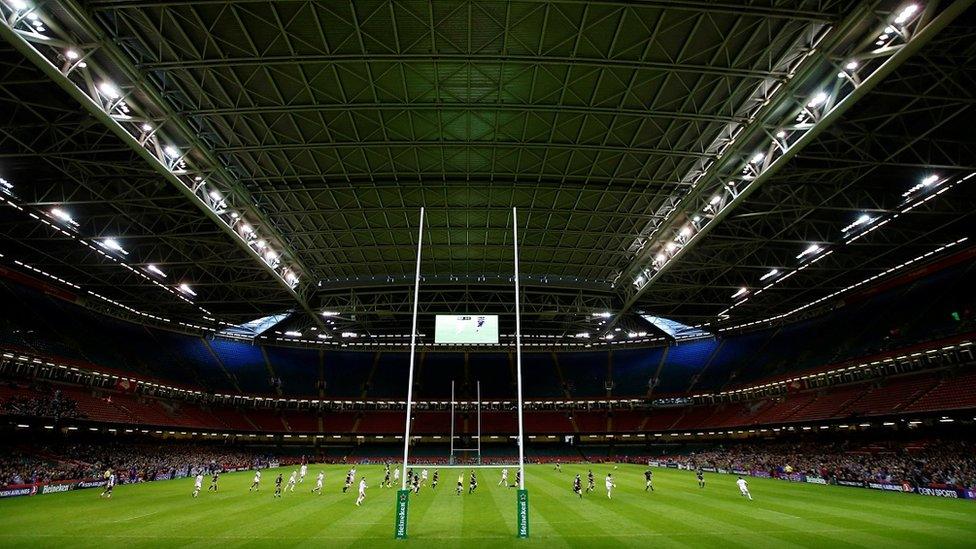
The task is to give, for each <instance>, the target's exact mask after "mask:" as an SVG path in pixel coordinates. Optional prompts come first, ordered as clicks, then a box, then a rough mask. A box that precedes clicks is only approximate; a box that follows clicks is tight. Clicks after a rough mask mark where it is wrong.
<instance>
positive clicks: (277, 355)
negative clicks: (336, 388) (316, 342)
mask: <svg viewBox="0 0 976 549" xmlns="http://www.w3.org/2000/svg"><path fill="white" fill-rule="evenodd" d="M265 351H266V352H267V353H268V362H270V363H271V368H272V370H273V371H274V373H275V375H276V376H277V377H278V378H279V379H281V391H282V393H283V394H285V395H288V396H300V397H307V396H317V395H318V389H317V388H316V384H317V383H318V381H319V352H318V350H316V349H297V348H292V347H274V346H270V345H269V346H267V347H265Z"/></svg>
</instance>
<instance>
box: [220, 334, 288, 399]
mask: <svg viewBox="0 0 976 549" xmlns="http://www.w3.org/2000/svg"><path fill="white" fill-rule="evenodd" d="M207 343H208V344H209V345H210V348H211V349H213V351H214V353H215V354H216V355H217V357H218V358H219V359H220V362H221V363H222V364H223V365H224V369H225V370H227V373H228V374H230V376H231V377H232V378H233V379H234V382H235V383H237V385H238V386H239V387H240V388H241V391H243V392H244V393H248V394H261V395H264V394H270V393H272V392H273V389H272V388H271V383H270V380H271V375H270V374H269V373H268V367H267V366H266V365H265V362H264V354H263V353H262V352H261V348H260V347H258V346H257V345H251V344H250V343H244V342H242V341H232V340H227V339H212V340H209V341H208V342H207Z"/></svg>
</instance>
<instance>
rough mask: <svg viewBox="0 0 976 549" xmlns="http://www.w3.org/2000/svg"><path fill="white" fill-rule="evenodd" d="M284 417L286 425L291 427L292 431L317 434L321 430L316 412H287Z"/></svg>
mask: <svg viewBox="0 0 976 549" xmlns="http://www.w3.org/2000/svg"><path fill="white" fill-rule="evenodd" d="M284 417H285V423H287V424H288V426H289V427H291V430H292V431H298V432H303V433H315V432H318V430H319V417H318V415H317V414H316V413H315V412H312V411H309V410H304V411H294V410H293V411H290V412H285V416H284Z"/></svg>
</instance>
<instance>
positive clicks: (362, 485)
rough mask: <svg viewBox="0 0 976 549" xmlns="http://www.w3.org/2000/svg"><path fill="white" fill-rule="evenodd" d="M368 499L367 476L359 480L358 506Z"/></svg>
mask: <svg viewBox="0 0 976 549" xmlns="http://www.w3.org/2000/svg"><path fill="white" fill-rule="evenodd" d="M365 499H366V477H363V478H362V479H360V481H359V497H358V498H356V507H359V506H360V505H361V504H362V503H363V500H365Z"/></svg>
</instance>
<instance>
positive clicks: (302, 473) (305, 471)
mask: <svg viewBox="0 0 976 549" xmlns="http://www.w3.org/2000/svg"><path fill="white" fill-rule="evenodd" d="M307 474H308V465H306V464H304V463H303V464H302V467H301V469H299V470H298V483H299V484H301V483H303V482H305V475H307Z"/></svg>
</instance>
